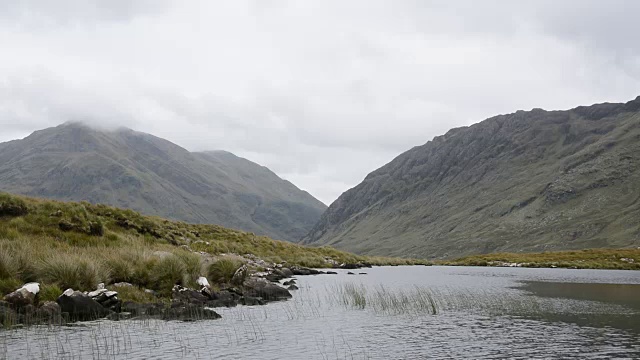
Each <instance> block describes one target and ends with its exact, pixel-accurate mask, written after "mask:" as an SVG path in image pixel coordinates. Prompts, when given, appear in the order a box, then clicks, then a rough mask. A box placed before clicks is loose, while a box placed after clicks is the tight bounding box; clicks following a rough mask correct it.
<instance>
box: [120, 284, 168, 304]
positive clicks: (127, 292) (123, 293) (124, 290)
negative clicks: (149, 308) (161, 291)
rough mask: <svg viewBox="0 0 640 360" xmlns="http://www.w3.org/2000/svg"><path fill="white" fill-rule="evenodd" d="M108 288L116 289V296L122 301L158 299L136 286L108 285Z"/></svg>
mask: <svg viewBox="0 0 640 360" xmlns="http://www.w3.org/2000/svg"><path fill="white" fill-rule="evenodd" d="M109 290H114V291H117V292H118V297H119V298H120V300H122V301H133V302H137V303H154V302H157V301H158V298H156V297H155V296H154V295H153V294H150V293H148V292H145V291H144V289H142V288H140V287H138V286H118V287H111V286H110V287H109Z"/></svg>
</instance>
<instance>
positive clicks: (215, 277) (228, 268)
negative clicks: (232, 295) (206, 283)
mask: <svg viewBox="0 0 640 360" xmlns="http://www.w3.org/2000/svg"><path fill="white" fill-rule="evenodd" d="M243 264H244V263H243V262H242V261H240V260H238V259H227V258H222V259H218V260H217V261H216V262H214V263H211V265H209V268H208V269H207V275H208V278H209V280H211V281H212V282H214V283H219V284H222V283H229V282H231V279H232V278H233V274H235V272H236V271H237V270H238V269H239V268H240V267H241V266H242V265H243Z"/></svg>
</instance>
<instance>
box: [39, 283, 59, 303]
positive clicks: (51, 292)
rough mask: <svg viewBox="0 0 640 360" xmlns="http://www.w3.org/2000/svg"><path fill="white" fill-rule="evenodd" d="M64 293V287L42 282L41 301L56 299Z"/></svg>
mask: <svg viewBox="0 0 640 360" xmlns="http://www.w3.org/2000/svg"><path fill="white" fill-rule="evenodd" d="M60 295H62V289H60V287H58V285H44V284H40V292H39V293H38V298H39V299H40V302H41V303H42V302H45V301H56V299H57V298H58V297H59V296H60Z"/></svg>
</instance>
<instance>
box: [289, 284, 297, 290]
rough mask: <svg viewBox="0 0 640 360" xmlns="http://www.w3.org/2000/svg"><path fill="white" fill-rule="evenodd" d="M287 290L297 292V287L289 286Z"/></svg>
mask: <svg viewBox="0 0 640 360" xmlns="http://www.w3.org/2000/svg"><path fill="white" fill-rule="evenodd" d="M287 290H298V287H297V286H295V285H289V287H288V288H287Z"/></svg>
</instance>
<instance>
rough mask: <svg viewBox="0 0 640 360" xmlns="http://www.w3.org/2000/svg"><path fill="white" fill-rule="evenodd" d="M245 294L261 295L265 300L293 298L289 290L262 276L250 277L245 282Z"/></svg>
mask: <svg viewBox="0 0 640 360" xmlns="http://www.w3.org/2000/svg"><path fill="white" fill-rule="evenodd" d="M244 289H245V291H244V293H243V295H244V296H252V297H260V298H262V299H263V300H265V301H278V300H286V299H289V298H291V293H290V292H289V290H287V289H285V288H283V287H281V286H280V285H276V284H274V283H272V282H269V281H267V280H265V279H262V278H254V277H252V278H249V279H247V280H246V281H245V282H244Z"/></svg>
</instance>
